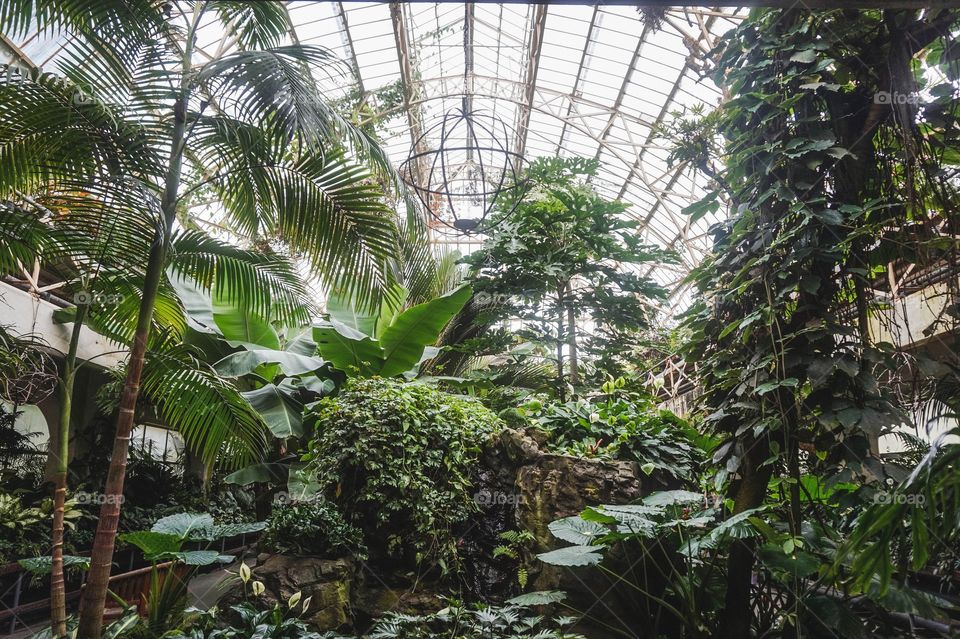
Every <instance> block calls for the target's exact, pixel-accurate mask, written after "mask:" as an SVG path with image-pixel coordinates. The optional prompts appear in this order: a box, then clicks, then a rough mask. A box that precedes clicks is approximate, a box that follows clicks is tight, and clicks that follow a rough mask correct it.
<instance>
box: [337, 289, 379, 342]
mask: <svg viewBox="0 0 960 639" xmlns="http://www.w3.org/2000/svg"><path fill="white" fill-rule="evenodd" d="M357 306H358V304H357V303H356V300H355V299H353V298H350V297H343V296H340V295H338V294H336V293H331V294H330V295H328V296H327V313H329V314H330V319H332V320H336V321H338V322H340V323H341V324H343V325H344V326H349V327H350V328H352V329H353V330H355V331H359V332H361V333H363V334H364V335H369V336H371V337H372V336H373V335H374V334H375V331H376V328H377V316H378V314H377V313H376V312H375V311H359V310H357Z"/></svg>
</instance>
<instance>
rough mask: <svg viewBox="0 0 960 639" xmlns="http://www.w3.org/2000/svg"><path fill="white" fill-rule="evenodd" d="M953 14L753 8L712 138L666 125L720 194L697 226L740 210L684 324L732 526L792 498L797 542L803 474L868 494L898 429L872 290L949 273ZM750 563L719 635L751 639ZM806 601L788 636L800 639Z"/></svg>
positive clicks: (750, 555)
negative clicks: (919, 267) (917, 266)
mask: <svg viewBox="0 0 960 639" xmlns="http://www.w3.org/2000/svg"><path fill="white" fill-rule="evenodd" d="M957 18H958V14H957V13H955V12H949V11H932V12H925V13H918V12H907V11H883V12H881V11H866V12H857V11H846V10H836V11H827V12H817V13H812V12H807V11H799V10H797V11H779V10H777V11H770V10H756V11H754V12H753V13H752V14H751V16H750V19H748V20H747V21H745V22H744V23H743V24H742V25H741V26H740V27H738V28H737V29H736V30H735V31H733V32H732V33H731V34H729V36H728V37H727V38H726V39H725V41H724V43H723V44H722V45H720V47H719V48H718V50H717V51H715V56H716V57H715V70H714V80H715V81H716V82H717V83H718V84H720V85H721V86H724V87H726V88H727V89H728V91H729V94H730V98H729V100H728V101H727V102H726V103H725V104H724V105H723V106H722V107H721V109H720V110H719V112H718V113H715V114H710V115H709V116H702V115H700V116H698V114H694V118H695V119H698V120H699V123H700V124H701V126H702V128H701V130H700V131H699V132H696V130H695V127H691V126H689V125H690V121H689V120H688V121H686V122H685V123H684V122H681V123H678V124H676V125H675V126H674V127H672V132H673V133H674V136H673V137H674V140H675V142H676V144H677V147H676V149H675V151H674V154H673V159H674V160H676V161H686V162H689V163H691V164H692V165H693V166H696V167H699V168H700V169H701V170H704V172H706V173H707V174H708V175H710V177H711V178H712V179H713V181H714V187H715V188H714V190H713V191H711V192H710V193H709V194H708V195H707V196H706V197H705V198H704V199H703V200H702V201H700V202H698V203H696V204H694V205H692V206H691V207H688V209H687V211H686V212H687V213H689V214H690V215H692V216H701V215H703V214H704V212H706V211H709V210H715V209H716V208H718V207H719V206H721V204H726V205H727V206H729V209H730V211H731V217H730V219H729V221H728V222H727V223H725V224H723V225H722V226H720V227H718V228H715V229H714V254H713V257H712V258H710V259H709V260H707V261H706V263H704V264H703V265H702V266H701V267H700V268H699V269H697V270H696V271H695V272H694V274H693V275H692V278H693V280H694V282H695V284H696V286H697V288H698V290H699V292H700V296H699V299H698V301H697V303H696V304H695V305H694V306H693V307H692V309H691V310H690V311H689V312H688V314H687V316H686V318H685V325H686V327H687V328H688V329H689V330H690V331H691V332H692V335H693V339H692V340H691V343H690V345H689V346H688V349H687V353H686V354H687V358H688V359H690V360H696V361H698V362H699V363H700V367H699V368H700V370H701V371H703V372H704V373H703V376H702V380H701V383H702V384H703V386H704V390H705V395H704V397H703V405H704V407H705V408H706V410H707V412H708V413H709V416H708V417H707V418H706V423H707V424H708V425H709V426H710V427H711V428H712V429H713V430H714V431H715V432H717V433H719V434H722V435H723V436H725V438H726V439H725V441H724V442H723V444H722V445H721V446H720V447H719V448H718V449H717V450H716V452H715V455H714V461H715V462H717V463H718V464H719V465H720V467H721V470H720V471H719V472H718V473H717V475H716V485H717V487H718V488H719V489H723V490H726V492H727V495H728V497H729V498H730V500H731V502H732V511H733V514H736V513H740V512H743V511H746V510H749V509H752V508H756V507H758V506H760V505H762V504H763V503H764V502H765V501H768V498H769V496H770V495H771V494H772V495H782V496H783V499H782V500H780V501H777V502H776V504H777V506H778V508H779V510H778V512H779V514H780V516H781V517H782V519H783V520H784V521H785V523H786V525H787V527H788V529H789V531H790V532H791V534H792V535H794V536H795V537H797V538H798V539H799V536H800V534H801V531H802V524H803V523H804V518H805V516H807V513H806V512H805V510H804V504H805V503H806V502H808V501H811V500H810V495H809V494H804V490H805V483H804V482H802V481H801V475H802V474H814V475H818V476H820V477H822V478H824V481H825V483H826V484H827V485H831V486H836V485H839V484H842V483H846V482H856V483H857V484H858V485H862V486H867V487H869V486H870V485H871V484H875V483H876V482H877V481H879V480H881V479H883V478H884V473H885V470H884V468H883V467H882V466H881V464H880V463H879V459H878V456H877V454H876V453H877V451H876V442H877V438H878V437H879V436H880V435H881V434H882V433H884V432H887V431H888V430H889V429H891V428H892V427H894V426H895V425H896V424H897V423H899V422H900V421H901V420H902V419H903V414H902V412H901V407H900V406H898V405H896V402H895V401H893V399H892V397H891V394H890V393H889V391H888V389H887V388H886V387H885V386H884V385H881V384H880V383H878V375H879V374H880V373H881V372H883V371H884V370H887V369H890V368H892V367H894V365H895V363H894V355H895V354H894V352H893V349H892V346H891V345H889V344H885V343H879V342H877V343H874V342H873V340H872V339H871V329H870V321H871V320H870V317H871V312H872V311H873V310H875V309H872V305H873V304H874V301H873V299H872V298H871V296H870V295H869V294H868V293H869V291H870V289H871V288H872V287H873V286H874V282H875V280H877V279H878V278H880V277H881V276H882V275H883V274H884V272H885V269H886V268H887V267H888V265H889V264H890V263H891V262H897V261H903V260H905V261H908V262H910V263H922V264H930V263H935V262H936V261H938V260H953V259H954V258H955V251H956V242H955V240H948V241H945V235H944V231H945V230H946V229H954V228H955V226H956V223H957V219H956V212H955V211H956V206H955V204H956V179H955V178H956V173H955V170H954V169H953V168H952V166H951V165H953V164H955V163H956V151H957V148H958V147H957V139H958V126H957V122H958V120H957V116H958V110H957V102H956V99H955V98H956V95H955V90H956V89H955V84H954V82H955V80H956V78H957V73H956V71H957V69H956V66H957V47H956V45H955V44H953V40H952V39H951V38H950V34H951V30H952V29H955V28H956V26H957ZM921 96H924V97H921ZM926 96H929V97H926ZM695 133H696V134H695ZM668 135H669V133H668ZM715 136H719V139H720V140H721V141H722V142H721V143H720V147H719V148H720V150H721V151H722V157H723V163H722V167H720V168H719V169H717V170H714V169H715V167H714V165H713V164H712V163H711V156H712V155H713V154H714V153H715V151H716V150H718V149H717V148H715V147H716V144H717V143H716V142H715V139H716V138H715ZM949 233H951V234H955V230H950V231H949ZM953 237H956V236H955V235H953ZM790 547H791V548H793V547H794V546H793V544H791V546H790ZM753 566H754V549H753V547H752V545H751V542H750V541H749V540H742V541H739V542H737V543H736V544H734V546H733V547H732V548H731V551H730V556H729V559H728V564H727V590H726V602H725V614H724V615H723V618H724V622H723V623H724V628H723V629H722V634H723V636H729V637H744V636H748V634H749V629H750V625H751V620H752V618H753V615H752V614H751V611H752V610H753V608H752V606H751V603H750V584H751V576H752V574H753V569H754V568H753ZM803 585H804V584H801V583H799V582H798V583H795V584H793V586H794V587H793V588H792V589H790V591H791V592H792V593H793V594H792V595H791V597H790V599H791V601H789V602H788V608H792V609H793V610H792V612H791V614H787V615H785V616H784V617H783V618H782V619H781V621H780V623H782V625H783V626H784V628H785V629H786V631H787V632H788V634H789V633H791V632H796V629H795V626H796V625H797V623H798V621H797V620H798V618H799V616H800V615H801V614H802V613H803V610H802V602H801V601H800V599H801V597H797V596H796V594H797V593H799V592H801V591H802V589H803V588H802V586H803ZM794 636H795V635H794Z"/></svg>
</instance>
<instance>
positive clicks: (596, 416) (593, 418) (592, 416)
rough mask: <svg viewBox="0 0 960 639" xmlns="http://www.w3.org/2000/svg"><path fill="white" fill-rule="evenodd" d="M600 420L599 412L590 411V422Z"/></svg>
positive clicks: (593, 422)
mask: <svg viewBox="0 0 960 639" xmlns="http://www.w3.org/2000/svg"><path fill="white" fill-rule="evenodd" d="M599 421H600V413H590V423H591V424H596V423H597V422H599Z"/></svg>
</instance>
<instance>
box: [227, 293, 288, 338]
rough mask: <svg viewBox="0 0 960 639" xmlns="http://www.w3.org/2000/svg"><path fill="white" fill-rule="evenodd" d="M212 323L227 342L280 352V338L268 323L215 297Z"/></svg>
mask: <svg viewBox="0 0 960 639" xmlns="http://www.w3.org/2000/svg"><path fill="white" fill-rule="evenodd" d="M213 321H214V322H216V324H217V328H219V329H220V332H221V333H223V336H224V338H226V340H227V341H228V342H232V343H246V344H256V345H258V346H263V347H266V348H269V349H273V350H280V336H279V335H277V331H276V329H275V328H273V326H271V325H270V322H268V321H266V320H264V319H261V318H259V317H256V316H254V315H252V314H250V313H249V312H246V311H244V310H243V309H240V308H237V307H236V306H234V305H233V304H230V303H228V302H226V301H224V300H223V299H217V297H214V300H213Z"/></svg>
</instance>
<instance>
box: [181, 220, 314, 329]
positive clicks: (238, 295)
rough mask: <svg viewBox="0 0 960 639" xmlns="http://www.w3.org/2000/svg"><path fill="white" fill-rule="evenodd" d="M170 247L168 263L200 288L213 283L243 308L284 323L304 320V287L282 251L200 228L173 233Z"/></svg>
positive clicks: (306, 304)
mask: <svg viewBox="0 0 960 639" xmlns="http://www.w3.org/2000/svg"><path fill="white" fill-rule="evenodd" d="M171 249H172V253H171V256H170V265H171V266H172V267H173V268H174V269H176V270H177V271H179V272H180V273H182V274H184V275H187V276H188V277H190V278H191V279H192V280H194V281H195V282H196V283H197V285H198V286H199V287H200V288H201V289H202V290H207V291H209V290H211V289H214V288H215V289H216V290H217V292H218V293H219V294H222V295H224V296H225V297H224V299H225V300H226V301H228V302H230V303H232V304H235V305H237V306H238V308H240V309H241V310H243V311H244V312H248V313H252V314H254V315H257V316H259V317H263V318H268V319H272V320H276V321H279V322H281V323H283V324H286V325H288V326H298V325H302V324H306V323H308V322H309V320H310V316H311V314H310V309H309V307H310V302H309V300H308V293H307V290H306V287H305V286H304V284H303V281H302V280H301V278H300V276H299V275H298V274H297V272H296V269H295V268H294V266H293V264H291V263H290V261H289V260H287V259H286V258H284V257H283V256H281V255H276V254H265V253H260V252H257V251H249V250H244V249H240V248H237V247H235V246H231V245H230V244H227V243H225V242H222V241H220V240H217V239H215V238H212V237H210V236H208V235H206V234H204V233H201V232H199V231H184V232H180V233H177V234H176V235H175V236H174V238H173V243H172V247H171Z"/></svg>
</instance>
